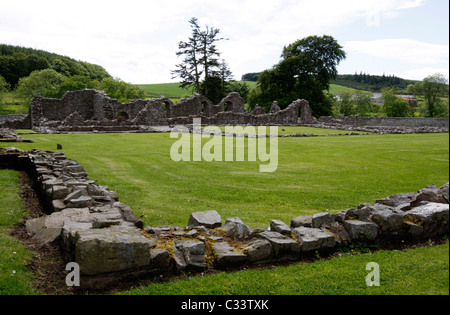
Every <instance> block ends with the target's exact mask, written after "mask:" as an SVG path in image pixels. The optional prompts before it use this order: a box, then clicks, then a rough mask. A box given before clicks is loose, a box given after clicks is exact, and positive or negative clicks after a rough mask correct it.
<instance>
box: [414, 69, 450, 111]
mask: <svg viewBox="0 0 450 315" xmlns="http://www.w3.org/2000/svg"><path fill="white" fill-rule="evenodd" d="M407 91H408V92H409V93H412V94H414V95H421V96H423V97H424V98H425V106H426V116H428V117H438V116H440V115H442V114H443V112H445V105H444V103H443V101H442V99H441V97H444V96H447V97H448V92H449V88H448V79H447V78H446V77H445V76H444V75H443V74H440V73H436V74H433V75H430V76H428V77H426V78H425V79H423V81H421V82H417V83H415V84H414V85H409V86H408V89H407Z"/></svg>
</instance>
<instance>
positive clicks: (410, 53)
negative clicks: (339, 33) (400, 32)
mask: <svg viewBox="0 0 450 315" xmlns="http://www.w3.org/2000/svg"><path fill="white" fill-rule="evenodd" d="M344 49H345V50H347V51H350V52H353V53H358V54H363V55H366V56H370V57H377V58H383V59H390V60H396V61H398V62H401V63H409V64H418V65H438V64H448V58H449V46H448V45H439V44H430V43H425V42H421V41H417V40H412V39H404V38H399V39H380V40H371V41H348V42H346V43H345V44H344Z"/></svg>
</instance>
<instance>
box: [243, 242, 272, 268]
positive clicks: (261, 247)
mask: <svg viewBox="0 0 450 315" xmlns="http://www.w3.org/2000/svg"><path fill="white" fill-rule="evenodd" d="M244 253H246V254H247V257H248V259H249V261H250V262H252V263H264V262H267V261H269V260H270V259H271V258H272V255H273V253H272V245H270V242H269V241H268V240H265V239H255V240H252V241H251V242H250V243H249V244H248V245H247V246H246V247H245V248H244Z"/></svg>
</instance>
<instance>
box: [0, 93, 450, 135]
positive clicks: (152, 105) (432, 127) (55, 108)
mask: <svg viewBox="0 0 450 315" xmlns="http://www.w3.org/2000/svg"><path fill="white" fill-rule="evenodd" d="M299 113H300V115H299ZM299 116H300V117H299ZM196 117H200V118H202V123H203V124H206V125H311V126H315V127H326V128H338V129H349V130H357V129H356V128H359V129H361V128H365V129H361V130H362V131H369V132H383V133H397V132H403V131H405V130H406V131H407V132H408V133H409V132H448V130H449V120H448V118H386V117H359V116H347V117H343V118H340V119H334V118H332V117H320V118H319V119H316V118H314V117H313V116H312V112H311V108H310V106H309V103H308V102H307V101H306V100H296V101H294V102H292V103H291V104H290V105H289V106H288V107H287V108H286V109H283V110H280V107H279V106H278V104H277V102H274V103H273V105H272V107H271V109H270V111H269V112H268V113H266V112H265V111H264V109H263V108H261V107H260V106H256V108H255V109H254V110H253V111H252V112H251V113H249V112H247V111H246V110H245V108H244V100H243V99H242V98H241V97H240V95H239V94H238V93H230V94H229V95H227V96H226V97H225V98H224V99H222V101H221V102H220V103H219V104H217V105H215V104H213V103H212V102H211V101H210V100H208V99H207V98H206V97H204V96H202V95H199V94H194V95H192V96H190V97H188V98H185V99H183V100H181V101H180V102H179V103H178V104H174V103H173V102H172V101H171V100H169V99H168V98H165V97H161V98H154V99H151V100H134V101H131V102H128V103H121V102H119V101H118V100H116V99H113V98H111V97H109V96H108V95H107V94H106V93H105V92H103V91H97V90H91V89H85V90H82V91H70V92H67V93H66V94H64V96H63V97H62V98H61V99H52V98H44V97H42V96H41V95H40V94H37V95H35V96H34V97H33V98H32V100H31V103H30V112H29V115H27V116H17V117H16V116H12V115H10V116H8V117H6V118H5V117H2V116H0V127H7V128H13V129H30V128H33V129H35V130H37V131H40V132H70V131H84V132H89V131H91V132H92V131H104V132H107V131H112V132H117V131H129V130H140V131H147V130H148V127H149V126H169V125H170V126H173V125H177V124H183V125H189V124H192V119H193V118H196Z"/></svg>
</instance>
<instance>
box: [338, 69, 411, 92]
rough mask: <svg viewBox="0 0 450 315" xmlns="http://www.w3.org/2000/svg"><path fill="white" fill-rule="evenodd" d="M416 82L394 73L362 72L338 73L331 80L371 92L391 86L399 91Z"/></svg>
mask: <svg viewBox="0 0 450 315" xmlns="http://www.w3.org/2000/svg"><path fill="white" fill-rule="evenodd" d="M416 82H417V81H414V80H405V79H402V78H399V77H396V76H395V75H384V74H383V75H371V74H366V73H362V72H360V73H355V74H339V75H338V76H337V78H336V79H334V80H331V83H332V84H337V85H342V86H346V87H350V88H354V89H357V90H366V91H372V92H376V91H381V90H382V89H383V88H393V89H396V90H399V91H401V90H406V88H407V87H408V85H410V84H414V83H416Z"/></svg>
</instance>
